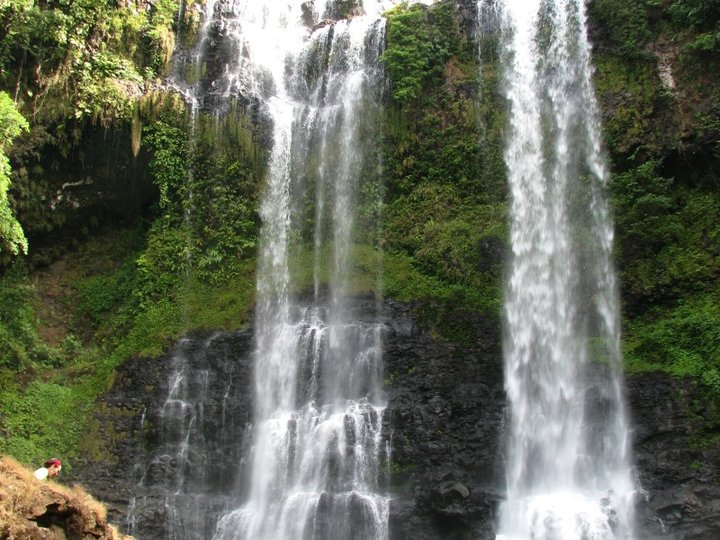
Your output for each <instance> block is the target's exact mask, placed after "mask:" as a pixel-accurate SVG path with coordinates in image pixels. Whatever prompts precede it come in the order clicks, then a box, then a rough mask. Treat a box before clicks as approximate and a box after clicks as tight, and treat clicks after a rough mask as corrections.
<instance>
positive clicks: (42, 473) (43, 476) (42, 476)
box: [33, 467, 50, 480]
mask: <svg viewBox="0 0 720 540" xmlns="http://www.w3.org/2000/svg"><path fill="white" fill-rule="evenodd" d="M49 472H50V471H48V470H47V468H46V467H40V468H39V469H38V470H36V471H35V472H34V473H33V475H34V476H35V478H37V479H38V480H47V477H48V473H49Z"/></svg>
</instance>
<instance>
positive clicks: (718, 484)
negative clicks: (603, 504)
mask: <svg viewBox="0 0 720 540" xmlns="http://www.w3.org/2000/svg"><path fill="white" fill-rule="evenodd" d="M705 392H706V391H705V390H704V389H702V388H701V387H700V383H699V382H698V381H694V380H691V379H678V378H675V377H671V376H669V375H666V374H664V373H648V374H643V375H639V376H635V377H632V378H630V379H629V380H628V401H629V407H630V414H631V425H632V426H633V441H634V462H635V467H636V471H637V478H638V482H639V485H640V488H641V489H642V490H643V493H642V497H641V499H640V501H639V505H638V509H637V533H638V534H637V535H638V538H639V539H641V540H645V539H647V540H650V539H654V538H670V539H678V540H701V539H703V540H704V539H710V538H720V442H718V437H717V434H718V432H719V431H720V430H719V429H718V428H720V418H718V413H717V411H713V410H712V408H711V406H710V404H709V403H706V402H704V401H703V399H702V397H701V396H702V395H703V394H704V393H705Z"/></svg>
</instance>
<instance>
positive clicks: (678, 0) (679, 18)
mask: <svg viewBox="0 0 720 540" xmlns="http://www.w3.org/2000/svg"><path fill="white" fill-rule="evenodd" d="M669 11H670V15H671V16H672V18H673V21H674V22H675V24H676V25H677V26H678V27H681V28H682V27H687V26H690V27H692V28H693V29H694V30H695V31H697V32H698V33H697V36H696V37H695V39H694V40H693V41H692V42H691V43H690V48H691V49H694V50H695V51H700V52H711V51H715V52H717V51H720V2H718V1H717V0H675V1H674V2H673V3H672V4H671V5H670V8H669Z"/></svg>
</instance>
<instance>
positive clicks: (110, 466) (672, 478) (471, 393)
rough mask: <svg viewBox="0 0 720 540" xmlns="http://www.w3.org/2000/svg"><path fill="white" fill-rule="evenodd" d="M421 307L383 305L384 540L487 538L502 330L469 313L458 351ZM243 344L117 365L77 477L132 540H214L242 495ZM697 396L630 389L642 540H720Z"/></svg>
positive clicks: (497, 448) (640, 381) (713, 458)
mask: <svg viewBox="0 0 720 540" xmlns="http://www.w3.org/2000/svg"><path fill="white" fill-rule="evenodd" d="M358 302H360V303H361V304H362V303H363V302H368V301H367V300H358ZM355 307H356V308H358V309H362V305H359V306H358V305H356V306H355ZM418 307H419V306H411V305H408V304H402V303H399V302H393V301H386V303H385V309H384V318H385V321H386V328H387V331H386V335H385V353H384V358H385V372H386V395H387V398H388V406H387V410H386V413H385V416H384V422H385V424H384V430H383V431H384V436H385V437H386V438H387V439H388V440H389V441H390V442H391V447H392V453H391V458H390V462H389V463H388V465H387V473H388V474H387V478H386V482H387V483H386V488H387V489H388V490H389V492H390V493H392V495H393V500H392V503H391V513H390V530H391V538H393V539H394V540H401V539H410V538H413V539H420V540H441V539H442V540H452V539H463V538H482V539H492V538H494V535H495V532H494V524H495V518H496V510H497V505H498V502H499V501H500V500H501V499H502V497H503V490H504V488H503V483H504V479H503V474H504V473H503V463H502V452H503V442H502V441H503V420H504V415H505V395H504V390H503V379H502V358H501V351H500V345H499V343H500V335H499V326H498V325H497V323H496V322H495V321H493V320H487V319H485V318H483V317H480V316H477V315H474V314H470V313H468V314H466V318H467V320H466V322H467V323H468V324H471V325H472V326H473V327H474V328H475V329H476V331H477V338H478V339H477V340H476V342H475V344H474V345H473V346H472V347H460V346H458V345H456V344H452V343H449V342H447V341H443V340H439V339H437V338H436V337H434V335H433V332H432V331H431V329H430V328H428V327H427V325H426V324H425V322H424V321H423V319H422V318H420V317H418V315H417V308H418ZM368 309H371V306H368ZM251 336H252V334H251V332H250V331H245V332H240V333H222V334H216V335H195V336H190V337H188V338H185V339H184V340H182V341H181V342H179V343H178V344H176V346H175V347H174V348H173V351H174V352H173V353H172V354H170V355H168V356H166V357H162V358H158V359H139V360H135V361H132V362H129V363H127V364H125V365H124V366H123V367H122V368H121V369H120V370H119V372H118V375H117V378H116V381H115V384H114V386H113V389H112V390H111V391H110V392H109V393H108V394H107V395H106V396H105V397H104V398H103V400H102V402H101V404H100V406H99V407H98V412H97V414H96V416H95V417H96V420H97V421H98V422H99V425H98V429H97V433H98V437H101V438H102V443H103V446H104V447H105V452H106V453H105V457H104V459H103V460H102V461H100V462H96V461H95V462H94V461H92V460H88V461H87V462H86V463H84V464H82V465H76V467H75V471H76V472H77V474H78V476H79V477H80V478H81V479H82V481H83V482H84V483H86V484H87V485H88V486H90V488H91V490H92V491H93V493H96V494H97V495H98V496H99V497H100V498H101V499H102V500H104V501H106V502H107V504H108V505H109V509H110V515H111V516H112V518H113V519H114V520H115V521H117V522H122V523H123V524H124V525H123V526H124V527H125V529H126V530H132V531H133V532H134V533H135V534H137V536H138V538H141V539H145V538H162V537H165V536H166V535H167V534H168V528H169V527H176V526H178V524H177V523H174V522H173V520H174V519H180V520H181V521H182V523H181V525H180V526H182V527H183V528H184V529H187V528H188V527H199V529H198V530H200V531H203V532H202V533H201V534H204V535H205V536H207V537H209V536H211V534H212V533H211V531H212V530H213V526H214V520H215V519H216V518H217V516H218V513H219V512H221V511H222V510H223V507H230V508H235V507H237V506H238V505H239V501H242V499H243V493H244V490H243V487H244V482H245V480H244V478H245V474H246V472H247V471H246V470H244V463H243V460H242V456H243V451H244V450H245V448H246V444H247V443H248V442H249V441H247V440H245V438H244V436H245V433H246V428H247V426H248V423H249V422H250V421H251V420H252V399H251V398H252V377H251V360H250V353H251V352H252V348H253V344H252V338H251ZM181 352H182V354H180V353H181ZM183 355H184V356H185V357H186V360H187V361H188V362H189V364H188V365H189V366H191V371H192V372H195V373H198V374H200V377H201V378H202V377H209V378H207V379H204V381H205V382H204V383H202V384H203V385H204V386H202V385H201V384H200V382H199V381H200V379H196V380H195V382H190V383H189V387H188V388H192V392H205V394H204V396H205V397H204V398H203V399H202V400H199V399H198V398H197V396H196V397H192V395H191V394H187V395H185V397H184V398H182V399H184V400H185V402H186V403H187V404H188V408H189V410H192V411H195V412H199V411H200V410H201V409H202V412H203V419H202V422H201V423H200V424H198V426H197V428H198V429H197V431H195V430H194V429H190V430H185V431H183V429H184V428H183V425H185V426H187V424H183V422H179V423H178V422H176V423H175V424H173V421H172V420H171V419H170V415H169V409H168V403H169V402H172V399H168V396H170V395H176V396H177V394H173V391H172V390H171V388H172V385H173V384H177V382H178V377H177V374H178V373H181V372H182V367H181V366H180V365H179V358H180V357H181V356H183ZM188 373H189V372H188ZM203 374H204V375H203ZM230 381H232V385H231V386H229V385H228V383H229V382H230ZM201 386H202V387H201ZM695 391H696V387H695V384H694V383H692V382H690V381H684V380H678V379H673V378H671V377H669V376H667V375H663V374H646V375H640V376H636V377H632V378H630V379H628V381H627V393H628V400H629V412H630V416H631V418H632V426H633V441H634V447H635V453H634V463H635V469H636V472H637V478H638V481H639V484H640V487H641V489H642V492H641V494H640V495H639V496H638V501H637V503H638V504H637V534H638V538H640V539H648V540H649V539H659V538H666V539H673V540H692V539H707V538H713V537H715V536H717V534H718V533H719V532H720V518H718V516H719V515H720V514H719V513H718V511H717V510H718V508H719V507H720V484H718V481H717V480H718V478H720V470H718V463H720V459H718V458H720V456H719V455H718V452H717V450H716V449H713V447H712V446H706V447H703V446H702V444H700V443H699V442H698V441H697V438H696V434H697V433H696V432H695V431H694V430H695V427H694V426H700V425H707V422H708V421H710V419H709V418H708V416H709V415H710V414H711V411H709V410H706V409H704V408H703V406H702V404H699V403H697V402H695V401H694V399H693V396H694V395H695ZM188 415H189V416H192V412H188ZM189 416H188V417H187V418H189ZM703 416H705V418H703ZM187 418H186V420H187ZM101 434H102V435H101ZM180 439H182V440H186V441H187V442H188V443H189V445H188V447H187V448H186V452H187V454H186V455H188V456H191V457H190V458H189V459H188V458H185V457H182V456H180V455H179V453H180V452H181V451H182V448H181V444H180V443H181V442H182V441H181V440H180ZM200 439H202V444H203V445H205V446H204V448H202V449H201V448H199V447H198V446H197V445H199V444H200ZM200 450H202V451H203V452H205V454H203V455H200V454H199V453H196V452H198V451H200ZM178 493H180V494H181V495H180V496H178ZM173 505H175V508H176V509H177V510H180V511H179V512H178V514H177V515H174V514H173V513H172V508H173Z"/></svg>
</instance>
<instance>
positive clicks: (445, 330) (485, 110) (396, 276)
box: [382, 2, 506, 342]
mask: <svg viewBox="0 0 720 540" xmlns="http://www.w3.org/2000/svg"><path fill="white" fill-rule="evenodd" d="M387 15H388V45H387V50H386V52H385V54H384V55H383V61H384V63H385V65H386V69H387V73H388V76H389V79H390V81H391V89H392V100H393V104H391V107H390V109H389V110H388V111H387V113H386V115H385V119H384V121H385V127H384V132H385V139H384V143H383V154H384V162H385V187H386V190H387V192H386V204H385V208H384V213H383V215H384V221H385V228H384V230H383V234H382V244H383V245H384V247H385V249H386V250H387V251H388V256H386V257H385V260H384V271H385V278H384V281H383V286H384V289H383V291H384V293H385V294H386V295H388V296H391V297H394V298H399V299H405V300H413V301H420V305H419V306H418V309H419V310H420V311H421V313H422V315H423V317H424V319H425V320H426V322H427V323H428V324H430V325H431V326H432V327H433V328H434V329H435V330H436V331H437V333H438V335H440V336H443V337H446V338H448V339H456V340H459V341H461V342H467V341H469V340H471V339H472V332H471V331H469V329H467V328H460V327H458V326H457V321H459V320H461V319H462V317H458V316H457V315H458V314H459V313H460V312H461V311H463V310H469V311H473V310H474V311H481V312H486V313H489V314H491V315H492V316H497V315H498V314H499V309H500V297H501V273H502V266H503V263H504V251H505V242H506V238H505V237H506V207H505V195H506V188H505V165H504V162H503V157H502V147H503V139H502V133H503V127H502V126H503V123H504V113H503V107H502V98H501V96H500V92H499V89H498V73H499V69H498V62H499V60H498V47H497V36H486V37H485V38H484V41H483V46H482V50H483V57H482V65H479V64H478V58H477V44H476V43H475V42H473V41H471V40H469V39H467V37H466V36H465V35H464V33H463V32H462V30H461V29H460V27H459V25H458V22H457V14H456V12H455V6H454V5H453V4H452V3H451V2H443V3H439V4H435V5H433V6H432V7H430V8H427V7H425V6H422V5H413V6H409V7H408V6H407V5H405V4H401V5H399V6H398V7H396V8H395V9H393V10H392V11H391V12H389V13H388V14H387ZM478 88H479V97H478V96H477V91H478Z"/></svg>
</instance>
